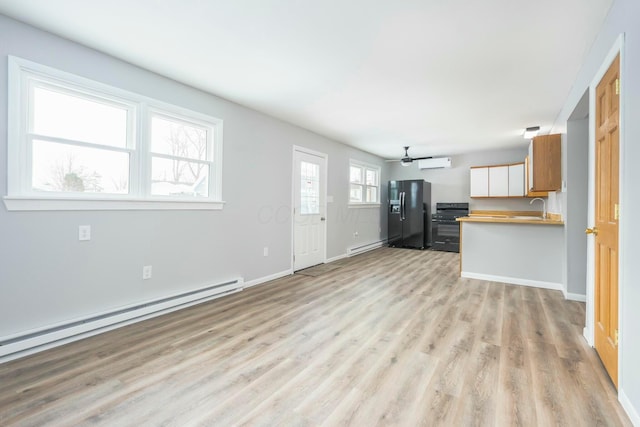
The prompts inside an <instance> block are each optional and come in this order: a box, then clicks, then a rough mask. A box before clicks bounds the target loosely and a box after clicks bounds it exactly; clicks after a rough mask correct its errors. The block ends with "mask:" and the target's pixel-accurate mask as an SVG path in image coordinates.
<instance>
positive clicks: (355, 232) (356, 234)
mask: <svg viewBox="0 0 640 427" xmlns="http://www.w3.org/2000/svg"><path fill="white" fill-rule="evenodd" d="M356 237H358V232H357V231H354V232H353V238H354V239H355V238H356Z"/></svg>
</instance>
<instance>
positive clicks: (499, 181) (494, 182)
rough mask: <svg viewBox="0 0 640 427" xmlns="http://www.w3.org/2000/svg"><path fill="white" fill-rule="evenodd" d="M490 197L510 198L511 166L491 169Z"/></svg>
mask: <svg viewBox="0 0 640 427" xmlns="http://www.w3.org/2000/svg"><path fill="white" fill-rule="evenodd" d="M489 197H509V166H492V167H490V168H489Z"/></svg>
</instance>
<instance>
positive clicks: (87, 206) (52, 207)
mask: <svg viewBox="0 0 640 427" xmlns="http://www.w3.org/2000/svg"><path fill="white" fill-rule="evenodd" d="M224 203H225V202H222V201H208V200H207V201H204V200H162V199H155V200H154V199H75V198H59V197H56V198H51V197H14V196H6V197H4V205H5V206H6V208H7V210H8V211H129V210H185V211H187V210H189V211H193V210H222V208H223V206H224Z"/></svg>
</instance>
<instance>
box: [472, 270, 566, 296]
mask: <svg viewBox="0 0 640 427" xmlns="http://www.w3.org/2000/svg"><path fill="white" fill-rule="evenodd" d="M460 276H461V277H465V278H467V279H478V280H486V281H489V282H500V283H508V284H511V285H520V286H533V287H535V288H542V289H553V290H555V291H562V284H560V283H553V282H542V281H539V280H529V279H520V278H518V277H506V276H494V275H491V274H481V273H471V272H468V271H463V272H462V273H461V274H460Z"/></svg>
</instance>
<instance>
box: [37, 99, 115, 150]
mask: <svg viewBox="0 0 640 427" xmlns="http://www.w3.org/2000/svg"><path fill="white" fill-rule="evenodd" d="M33 101H34V102H33V104H34V105H33V132H35V133H37V134H40V135H46V136H52V137H57V138H64V139H71V140H74V141H82V142H90V143H93V144H103V145H109V146H113V147H126V146H127V110H126V109H124V108H118V107H114V106H113V105H107V104H103V103H101V102H97V101H94V100H91V99H86V98H82V97H80V96H73V95H68V94H64V93H59V92H54V91H52V90H47V89H44V88H39V87H36V88H34V89H33Z"/></svg>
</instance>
